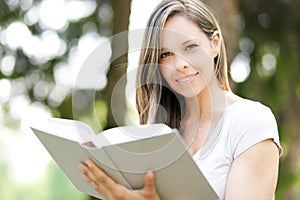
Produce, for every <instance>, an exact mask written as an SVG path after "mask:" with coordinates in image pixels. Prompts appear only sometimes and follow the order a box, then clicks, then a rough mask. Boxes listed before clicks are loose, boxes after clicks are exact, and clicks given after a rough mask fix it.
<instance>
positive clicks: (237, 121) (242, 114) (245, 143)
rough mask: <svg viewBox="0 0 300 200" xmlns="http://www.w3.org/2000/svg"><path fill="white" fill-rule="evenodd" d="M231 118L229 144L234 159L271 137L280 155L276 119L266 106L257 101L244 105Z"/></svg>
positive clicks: (280, 148)
mask: <svg viewBox="0 0 300 200" xmlns="http://www.w3.org/2000/svg"><path fill="white" fill-rule="evenodd" d="M233 120H234V121H233V122H232V123H233V124H234V126H232V129H233V130H232V135H231V144H232V153H233V158H234V159H235V158H236V157H238V156H239V155H240V154H241V153H243V152H244V151H245V150H247V149H248V148H250V147H251V146H253V145H255V144H257V143H259V142H261V141H263V140H266V139H273V141H274V143H275V144H276V145H277V147H278V150H279V155H281V153H282V147H281V146H280V142H279V135H278V127H277V123H276V119H275V117H274V115H273V113H272V111H271V110H270V109H269V108H268V107H266V106H264V105H262V104H260V103H258V102H256V103H253V105H251V104H250V105H248V106H244V107H242V108H241V109H239V110H237V111H236V114H235V117H234V119H233Z"/></svg>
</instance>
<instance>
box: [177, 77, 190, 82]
mask: <svg viewBox="0 0 300 200" xmlns="http://www.w3.org/2000/svg"><path fill="white" fill-rule="evenodd" d="M192 78H194V76H192V77H189V78H184V79H180V80H178V81H179V82H185V81H189V80H191V79H192Z"/></svg>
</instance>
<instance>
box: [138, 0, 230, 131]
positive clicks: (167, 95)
mask: <svg viewBox="0 0 300 200" xmlns="http://www.w3.org/2000/svg"><path fill="white" fill-rule="evenodd" d="M174 15H180V16H184V17H186V18H187V19H189V20H192V21H193V22H194V23H195V24H196V25H197V26H198V27H199V28H200V29H201V30H202V31H203V32H204V33H205V34H206V35H207V37H208V38H212V36H213V34H214V32H215V31H216V30H218V31H219V33H220V39H221V46H220V53H219V55H218V56H217V57H216V58H215V74H216V77H217V79H218V82H219V85H220V87H221V88H223V89H224V90H227V91H230V87H229V83H228V76H227V59H226V51H225V45H224V42H223V38H222V33H221V30H220V28H219V25H218V22H217V20H216V19H215V17H214V15H213V13H212V12H211V10H210V9H209V8H208V6H207V5H206V4H204V3H203V2H201V1H200V0H163V1H162V2H161V3H160V4H159V5H158V6H157V7H156V9H155V10H154V12H153V13H152V15H151V16H150V18H149V21H148V23H147V26H146V31H145V35H144V41H143V46H142V50H141V55H140V61H139V68H138V73H137V82H136V83H137V84H136V86H137V91H136V103H137V108H138V112H139V119H140V123H141V124H145V123H166V124H167V125H169V126H171V127H173V128H179V126H180V121H181V118H182V115H184V112H185V104H184V99H183V97H182V96H181V95H179V94H177V93H175V92H174V91H173V90H172V89H171V88H169V87H168V84H167V83H166V81H165V80H164V78H163V76H162V75H161V72H160V69H159V57H160V49H161V48H160V41H161V34H162V30H163V28H164V25H165V23H166V21H167V20H168V19H169V18H170V17H172V16H174Z"/></svg>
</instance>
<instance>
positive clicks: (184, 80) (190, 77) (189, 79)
mask: <svg viewBox="0 0 300 200" xmlns="http://www.w3.org/2000/svg"><path fill="white" fill-rule="evenodd" d="M198 75H199V72H197V73H195V74H192V75H188V76H186V77H184V78H182V79H176V81H177V82H178V83H179V84H181V85H184V84H189V83H191V82H192V81H193V80H195V79H196V77H197V76H198Z"/></svg>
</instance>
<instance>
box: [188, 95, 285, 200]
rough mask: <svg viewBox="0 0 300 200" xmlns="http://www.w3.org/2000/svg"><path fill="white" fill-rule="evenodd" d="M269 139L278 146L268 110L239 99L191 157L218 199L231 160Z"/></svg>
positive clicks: (274, 127) (222, 189)
mask: <svg viewBox="0 0 300 200" xmlns="http://www.w3.org/2000/svg"><path fill="white" fill-rule="evenodd" d="M266 139H273V140H274V142H275V143H276V144H277V146H278V148H279V154H281V153H282V148H281V146H280V143H279V136H278V129H277V123H276V120H275V118H274V115H273V113H272V112H271V110H270V109H269V108H268V107H266V106H264V105H262V104H261V103H259V102H255V101H251V100H246V99H245V100H241V101H238V102H236V103H234V104H232V105H230V106H228V107H227V108H226V109H225V111H224V114H223V116H222V117H221V119H220V121H219V122H218V124H217V126H216V128H215V129H214V131H213V133H212V134H211V135H210V137H209V138H208V140H207V141H206V143H205V144H204V146H203V147H202V148H201V149H199V150H198V151H197V152H196V153H195V154H194V155H193V158H194V160H195V162H196V163H197V165H198V167H199V168H200V169H201V171H202V172H203V173H204V175H205V177H206V178H207V180H208V181H209V183H210V184H211V185H212V187H213V188H214V190H215V191H216V193H217V195H218V196H219V197H220V199H224V194H225V187H226V182H227V177H228V174H229V170H230V167H231V164H232V162H233V160H234V159H235V158H236V157H238V156H239V155H240V154H241V153H243V152H244V151H245V150H247V149H248V148H249V147H251V146H253V145H255V144H257V143H259V142H261V141H263V140H266Z"/></svg>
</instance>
